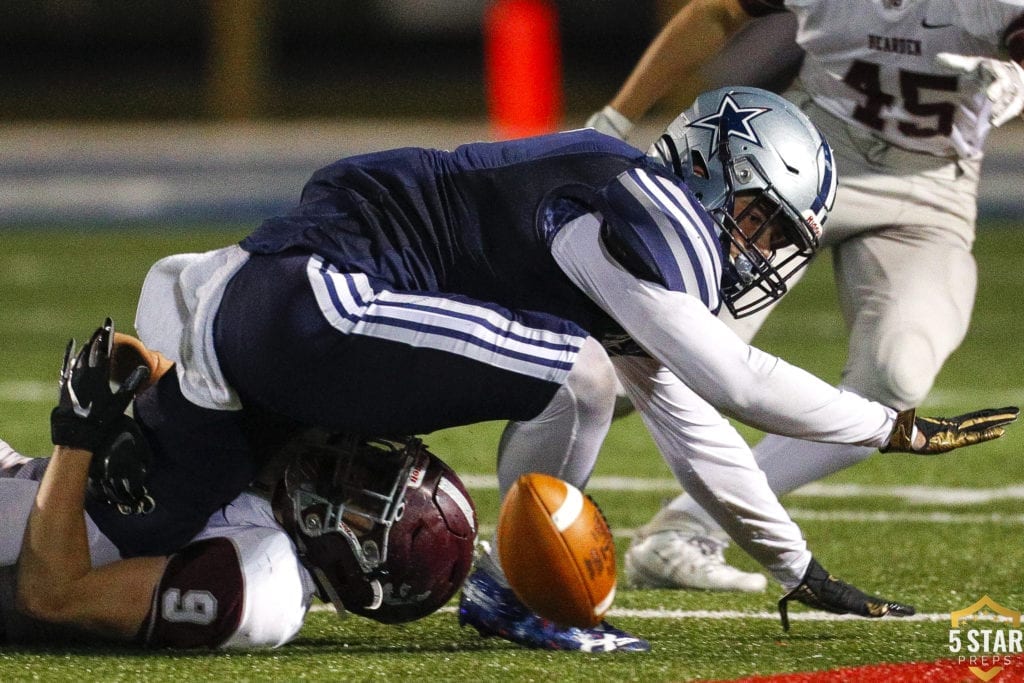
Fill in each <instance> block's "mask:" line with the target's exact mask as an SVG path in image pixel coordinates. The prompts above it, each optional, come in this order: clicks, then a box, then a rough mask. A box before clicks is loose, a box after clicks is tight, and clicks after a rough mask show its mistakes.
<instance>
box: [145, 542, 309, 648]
mask: <svg viewBox="0 0 1024 683" xmlns="http://www.w3.org/2000/svg"><path fill="white" fill-rule="evenodd" d="M301 571H302V570H301V569H300V567H299V564H298V558H297V556H296V555H295V551H294V550H293V549H292V546H291V541H290V540H289V539H288V538H287V536H286V535H285V534H284V533H283V532H281V531H279V530H276V529H271V528H264V527H248V528H241V529H235V530H232V531H231V532H227V535H225V536H217V537H211V538H206V539H203V540H201V541H197V542H194V543H191V544H189V545H188V546H186V547H185V548H184V549H183V550H182V551H180V552H178V553H176V554H174V555H173V556H171V559H170V561H169V562H168V564H167V568H166V569H165V571H164V574H163V576H162V577H161V579H160V583H159V585H158V587H157V589H156V592H155V593H154V596H153V605H152V607H151V609H150V613H149V615H148V617H147V620H146V623H145V624H144V626H143V632H142V636H143V637H142V640H143V641H144V643H145V644H146V645H149V646H151V647H172V648H196V647H208V648H257V647H277V646H278V645H282V644H284V643H286V642H287V641H289V640H291V638H293V637H294V636H295V634H296V633H298V631H299V629H300V628H301V627H302V622H303V619H304V618H305V615H306V611H307V610H308V607H309V598H308V592H307V591H306V590H305V588H304V586H303V580H302V577H301Z"/></svg>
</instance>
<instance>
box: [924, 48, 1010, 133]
mask: <svg viewBox="0 0 1024 683" xmlns="http://www.w3.org/2000/svg"><path fill="white" fill-rule="evenodd" d="M935 64H936V66H940V67H943V68H946V69H949V70H950V71H955V72H957V73H960V74H966V75H967V77H968V78H970V79H972V80H973V81H975V82H976V83H977V85H978V87H979V88H980V89H981V90H982V91H983V92H984V93H985V96H986V97H987V98H988V99H989V100H990V101H991V102H992V109H991V111H990V113H989V120H990V121H991V122H992V125H993V126H997V127H998V126H1001V125H1003V124H1004V123H1006V122H1007V121H1009V120H1010V119H1012V118H1013V117H1014V116H1017V115H1018V114H1020V113H1021V111H1022V110H1024V69H1022V68H1021V66H1020V64H1018V63H1017V62H1003V61H1000V60H998V59H989V58H987V57H967V56H965V55H958V54H953V53H950V52H940V53H939V54H938V55H936V56H935Z"/></svg>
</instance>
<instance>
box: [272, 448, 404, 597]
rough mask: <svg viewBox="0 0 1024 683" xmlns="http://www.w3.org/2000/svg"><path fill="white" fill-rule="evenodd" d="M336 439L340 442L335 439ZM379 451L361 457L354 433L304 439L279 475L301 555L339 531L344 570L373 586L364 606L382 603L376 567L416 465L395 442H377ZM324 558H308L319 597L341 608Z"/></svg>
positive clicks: (385, 551)
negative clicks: (311, 560)
mask: <svg viewBox="0 0 1024 683" xmlns="http://www.w3.org/2000/svg"><path fill="white" fill-rule="evenodd" d="M339 441H340V443H339ZM375 445H377V446H380V447H382V449H383V452H381V453H379V454H378V453H373V454H371V455H369V457H365V456H364V457H360V450H361V449H360V448H359V447H358V445H357V443H356V440H355V439H353V438H352V437H343V438H341V439H339V440H335V441H327V442H324V443H312V442H306V443H304V444H303V448H302V451H301V452H300V453H299V454H297V455H296V456H295V459H294V460H293V461H292V463H291V464H290V465H289V466H288V468H287V469H286V471H285V477H284V480H283V483H284V489H285V491H286V492H287V496H288V502H287V503H286V504H287V505H289V506H290V508H291V509H290V513H291V516H292V518H293V519H294V520H296V521H297V525H298V528H299V530H300V531H301V533H299V534H295V535H294V538H293V540H295V542H296V545H297V546H299V551H300V554H303V553H308V551H309V548H310V545H311V543H312V542H313V541H314V539H321V538H322V537H324V536H325V535H327V534H337V537H340V538H341V539H344V541H345V543H346V544H347V545H348V549H349V553H350V555H347V554H346V553H344V552H342V553H339V557H338V558H337V562H339V563H342V564H344V565H346V566H345V567H344V571H346V572H358V573H361V574H362V575H364V576H365V577H366V585H367V587H369V589H370V590H371V591H372V595H371V596H370V600H369V602H368V603H367V605H366V606H367V607H368V608H371V609H372V608H376V607H377V606H379V604H380V599H381V588H380V581H379V577H378V576H377V573H378V570H379V569H380V568H381V567H382V565H384V563H385V562H386V561H387V557H388V538H389V533H390V531H391V527H392V525H393V524H394V522H395V521H396V519H399V518H400V517H401V514H402V512H403V507H404V505H403V500H404V496H405V489H406V487H407V486H408V483H409V478H410V475H411V473H412V471H413V468H414V467H415V465H416V462H415V459H414V458H413V456H412V455H411V454H410V453H409V452H407V451H404V450H402V449H400V448H399V447H398V446H397V445H396V444H394V443H392V442H388V441H378V442H375ZM324 564H327V563H323V562H316V563H310V568H311V573H312V574H313V577H314V579H315V580H316V583H317V586H318V588H319V589H320V593H321V596H320V597H321V598H323V599H325V600H329V601H330V602H331V603H333V604H334V606H335V608H336V609H338V611H339V613H340V612H343V611H344V606H343V604H342V600H341V597H340V596H339V595H337V591H336V589H335V586H336V585H337V583H338V582H337V581H336V580H335V579H334V578H333V577H328V576H326V572H327V571H329V568H328V567H325V566H322V565H324Z"/></svg>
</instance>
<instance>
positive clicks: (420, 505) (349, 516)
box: [273, 433, 476, 623]
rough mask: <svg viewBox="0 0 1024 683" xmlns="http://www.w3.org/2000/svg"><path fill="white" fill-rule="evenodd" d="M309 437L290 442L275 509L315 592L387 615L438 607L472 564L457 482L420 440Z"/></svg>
mask: <svg viewBox="0 0 1024 683" xmlns="http://www.w3.org/2000/svg"><path fill="white" fill-rule="evenodd" d="M311 436H312V435H311V434H309V433H307V434H305V435H303V436H302V437H301V438H300V439H298V440H297V441H295V442H293V443H291V444H289V445H288V448H289V449H291V450H292V451H293V453H292V454H291V456H290V461H289V464H288V465H287V467H286V468H285V472H284V476H283V477H282V478H281V479H280V480H279V481H278V483H277V485H276V486H275V490H274V496H273V508H274V515H275V517H276V518H277V520H278V522H279V523H280V524H281V526H282V527H283V528H284V530H285V531H286V532H287V533H288V535H289V536H290V537H291V538H292V541H293V542H294V543H295V545H296V548H297V549H298V552H299V556H300V559H301V561H302V563H303V565H304V566H305V567H306V568H307V569H308V570H309V572H310V574H312V576H313V579H314V581H315V582H316V584H317V587H318V589H319V592H320V597H321V598H322V599H324V600H326V601H330V602H331V603H332V604H333V605H334V606H335V608H336V609H337V610H338V612H339V614H343V613H344V612H345V611H349V612H354V613H356V614H360V615H362V616H366V617H369V618H370V619H374V620H376V621H381V622H384V623H399V622H404V621H411V620H414V619H419V618H421V617H424V616H427V615H428V614H431V613H432V612H434V611H436V610H437V609H439V608H440V607H441V606H442V605H444V604H445V603H446V602H447V601H448V600H449V599H450V598H451V596H452V595H454V594H455V592H456V591H457V590H458V589H459V587H460V586H461V585H462V581H463V580H464V579H465V577H466V575H468V573H469V568H470V565H471V563H472V556H473V546H474V543H475V540H476V512H475V508H474V507H473V503H472V499H471V498H470V497H469V493H468V492H467V491H466V489H465V487H464V486H463V485H462V482H461V481H460V480H459V478H458V477H457V476H456V475H455V473H454V472H453V471H452V470H451V469H450V468H449V467H448V466H447V465H445V464H444V463H443V462H442V461H441V460H440V459H439V458H437V456H435V455H433V454H432V453H430V452H429V451H428V450H427V449H426V448H425V447H424V446H423V444H422V442H421V441H420V440H419V439H415V438H410V439H406V440H402V441H399V440H391V439H363V438H360V437H356V436H352V435H342V436H338V435H335V436H323V435H316V436H315V438H311Z"/></svg>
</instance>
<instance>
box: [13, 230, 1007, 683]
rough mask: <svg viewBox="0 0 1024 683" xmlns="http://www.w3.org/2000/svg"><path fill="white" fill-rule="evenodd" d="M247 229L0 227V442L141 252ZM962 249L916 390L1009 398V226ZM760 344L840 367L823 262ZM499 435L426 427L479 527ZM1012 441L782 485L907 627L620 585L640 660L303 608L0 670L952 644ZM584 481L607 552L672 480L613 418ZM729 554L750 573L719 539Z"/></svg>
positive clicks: (296, 674) (611, 670)
mask: <svg viewBox="0 0 1024 683" xmlns="http://www.w3.org/2000/svg"><path fill="white" fill-rule="evenodd" d="M244 232H245V228H243V227H218V228H194V229H183V228H163V227H160V226H148V227H147V228H146V229H145V231H140V230H136V229H131V228H117V229H108V230H100V229H95V230H90V231H84V232H82V231H79V232H75V231H67V230H59V229H51V230H35V231H27V230H26V231H19V230H8V231H0V244H2V245H3V248H2V249H0V312H2V315H0V436H2V438H4V439H5V440H7V441H8V442H10V443H11V444H12V445H13V446H15V447H16V448H18V449H19V450H21V451H22V452H25V453H28V454H32V455H44V454H46V453H48V452H49V448H50V447H49V443H48V424H47V416H48V413H49V410H50V408H51V406H52V402H53V400H54V398H55V379H56V375H57V370H58V365H59V360H60V355H61V353H62V350H63V346H64V342H65V341H66V339H67V338H68V337H69V336H72V335H74V336H77V337H78V338H79V339H83V338H84V337H86V336H87V335H88V334H89V333H91V331H92V330H93V328H94V327H95V326H96V325H97V324H98V323H99V322H100V321H101V320H102V319H103V317H104V316H106V315H111V316H113V317H114V319H115V321H116V322H117V323H118V325H119V327H120V329H125V330H127V329H129V328H130V324H131V321H132V319H133V316H134V302H135V298H136V295H137V292H138V288H139V285H140V284H141V282H142V278H143V276H144V274H145V271H146V269H147V267H148V265H149V264H150V263H151V262H152V261H154V260H155V259H156V258H159V257H160V256H163V255H166V254H169V253H173V252H178V251H197V250H204V249H207V248H211V247H216V246H221V245H223V244H227V243H228V242H230V241H232V240H234V239H236V238H237V237H240V236H241V235H242V234H244ZM976 253H977V256H978V260H979V264H980V269H981V280H980V290H979V294H978V300H977V305H976V308H975V313H974V322H973V325H972V329H971V332H970V334H969V336H968V338H967V340H966V341H965V343H964V345H963V346H962V347H961V348H960V349H959V350H958V351H957V352H956V354H954V356H953V357H952V358H951V359H950V360H949V362H948V363H947V365H946V367H945V369H944V370H943V372H942V374H941V376H940V377H939V380H938V382H937V384H936V387H935V389H934V391H933V393H932V395H931V397H930V398H929V400H928V402H927V405H928V408H929V410H931V411H934V413H936V414H944V413H955V412H958V411H961V410H964V409H972V408H977V407H983V406H993V407H995V406H1001V405H1006V404H1020V403H1022V402H1024V367H1022V364H1021V359H1022V348H1021V339H1024V316H1022V315H1021V313H1022V310H1021V304H1020V300H1019V299H1018V297H1019V292H1020V287H1021V278H1020V263H1021V259H1022V257H1024V232H1019V231H1014V230H1013V229H1011V228H1010V226H986V228H985V229H983V230H982V231H981V232H980V234H979V239H978V244H977V249H976ZM934 313H935V315H936V316H940V315H942V313H943V312H942V311H935V312H934ZM758 341H759V344H760V345H761V346H762V347H763V348H766V349H768V350H770V351H773V352H776V353H779V354H780V355H782V356H783V357H785V358H787V359H788V360H790V361H792V362H794V363H796V364H798V365H802V366H804V367H806V368H808V369H810V370H812V371H814V372H816V373H817V374H819V375H821V376H823V377H824V378H826V379H828V380H830V381H837V380H838V376H839V371H840V368H841V365H842V358H843V355H844V351H845V337H844V332H843V327H842V321H841V320H840V318H839V316H838V313H837V311H836V306H835V301H834V293H833V291H832V289H831V284H830V276H829V265H828V263H826V262H824V261H822V262H820V263H817V264H815V265H814V266H813V268H812V271H811V272H810V273H809V274H808V276H807V277H806V278H805V280H804V284H802V285H801V286H800V287H798V288H797V289H796V291H795V292H794V293H793V294H792V295H791V296H790V297H789V299H788V300H787V301H786V302H785V303H784V304H783V305H782V306H781V307H780V309H779V310H778V312H777V313H776V314H775V316H773V318H772V319H771V320H770V321H769V323H768V325H767V326H766V327H765V329H764V330H763V331H762V336H761V338H760V339H759V340H758ZM499 429H500V425H497V424H485V425H478V426H475V427H472V428H460V429H455V430H448V431H444V432H439V433H436V434H433V435H429V436H427V438H426V439H425V440H426V442H427V443H428V444H429V445H430V446H431V447H432V448H433V450H435V451H436V452H437V453H438V454H440V455H441V456H442V457H443V458H445V459H446V460H447V461H448V462H449V463H450V464H451V465H453V466H454V467H455V468H456V469H457V470H458V471H459V472H460V473H461V474H464V475H479V476H473V477H471V478H470V479H471V481H472V483H473V485H472V486H471V491H472V493H473V494H474V498H475V500H476V504H477V508H478V512H479V516H480V519H481V522H482V523H483V524H484V525H485V527H486V528H493V524H494V522H495V519H496V517H497V503H498V501H497V494H496V491H495V489H494V486H493V483H492V482H493V478H492V475H493V469H494V452H495V445H496V443H497V438H498V434H499ZM745 434H748V435H749V438H750V439H752V440H753V439H756V438H757V434H756V433H754V432H752V431H747V432H745ZM1022 444H1024V427H1022V426H1017V427H1016V428H1015V429H1014V430H1013V431H1012V432H1011V434H1009V435H1008V437H1007V438H1005V439H1003V440H1001V441H999V442H996V443H993V444H987V445H985V446H982V447H979V448H977V449H973V450H969V451H963V452H958V453H954V454H949V455H945V456H939V457H934V458H918V457H910V456H882V455H876V456H874V457H873V458H871V459H870V460H869V461H867V462H866V463H862V464H861V465H858V466H857V467H854V468H851V469H849V470H847V471H845V472H842V473H840V474H838V475H835V476H833V477H831V478H830V479H828V480H827V481H826V484H828V485H829V486H826V487H823V488H822V487H819V488H818V490H817V491H816V492H814V493H816V494H820V495H802V494H794V495H791V496H789V497H788V498H787V499H786V503H787V507H789V508H790V510H791V512H792V513H793V515H794V517H795V518H796V519H797V521H798V522H800V523H801V526H802V528H803V530H804V532H805V534H806V536H807V538H808V541H809V543H810V545H811V548H812V549H813V550H814V552H815V555H816V556H817V557H818V558H819V559H820V560H821V562H822V563H823V564H824V565H825V566H826V567H828V568H829V569H830V570H831V571H832V572H834V573H835V574H837V575H839V576H841V577H842V578H845V579H847V580H849V581H851V582H853V583H854V584H856V585H857V586H859V587H861V588H863V589H865V590H869V591H873V592H877V593H880V594H882V595H885V596H887V597H891V598H895V599H900V600H903V601H906V602H910V603H913V604H915V605H916V606H917V608H918V611H919V613H920V614H922V615H924V616H922V617H921V618H919V619H915V620H902V621H900V620H894V619H893V620H888V619H886V620H879V621H870V622H869V621H864V620H850V619H830V620H826V619H823V618H819V617H818V613H811V612H808V611H806V610H803V609H802V608H797V609H799V610H800V612H801V614H800V616H801V617H806V618H805V619H801V620H798V621H794V624H793V628H792V630H791V631H790V632H789V633H788V634H786V633H783V631H782V629H781V627H780V626H779V623H778V619H777V617H775V616H774V614H775V601H776V599H777V598H778V596H779V590H778V589H777V587H774V586H772V587H770V588H769V590H768V592H767V593H765V594H761V595H729V594H713V593H704V592H671V591H633V590H627V589H625V587H620V591H619V594H618V598H617V600H616V604H615V606H614V608H613V611H612V617H611V620H612V621H613V623H615V624H616V625H618V626H620V627H623V628H625V629H627V630H630V631H633V632H635V633H636V634H638V635H641V636H643V637H645V638H647V639H649V640H651V641H652V643H653V646H654V649H653V651H652V652H651V653H649V654H644V655H631V654H620V655H611V656H587V655H579V654H569V653H547V652H537V651H529V650H524V649H520V648H517V647H515V646H513V645H511V644H509V643H506V642H504V641H500V640H494V639H482V638H480V637H478V636H477V635H476V633H475V632H474V631H472V630H471V629H460V628H459V627H458V625H457V622H456V618H455V616H454V614H453V613H452V610H451V609H450V608H449V609H447V610H445V611H442V612H441V613H439V614H436V615H434V616H432V617H430V618H428V619H425V620H423V621H421V622H417V623H413V624H409V625H405V626H402V627H386V626H382V625H378V624H375V623H373V622H370V621H367V620H363V619H359V618H350V619H348V620H345V621H340V620H338V619H337V618H336V617H334V615H333V614H332V613H328V612H326V611H316V612H314V613H313V614H311V615H310V618H309V620H308V622H307V625H306V627H305V628H304V629H303V631H302V632H301V633H300V635H299V637H298V639H297V640H296V641H294V642H293V643H292V644H290V645H287V646H285V647H283V648H281V649H279V650H275V651H270V652H258V653H251V654H238V653H234V654H220V653H208V652H198V653H169V652H143V651H124V650H82V649H75V648H68V647H61V646H53V647H46V648H22V647H17V648H16V647H10V646H4V647H0V680H4V681H8V680H29V679H33V680H70V679H74V680H77V681H82V682H86V681H105V682H109V681H115V680H233V681H243V680H248V681H263V680H267V681H279V680H387V681H394V680H411V679H424V680H426V679H434V680H474V681H483V680H494V681H498V680H501V681H513V680H515V681H518V680H558V681H584V680H588V681H589V680H608V681H618V680H642V681H667V680H673V681H678V680H692V679H724V678H733V677H740V676H749V675H753V674H755V673H760V674H769V673H778V672H793V671H809V670H824V669H831V668H834V667H840V666H851V665H858V664H870V663H876V662H901V661H922V660H923V661H930V660H936V659H940V658H949V657H950V656H951V655H950V653H949V650H948V648H947V642H948V633H949V621H948V618H949V612H950V611H951V610H956V609H962V608H964V607H967V606H969V605H971V604H972V603H974V602H975V601H976V600H978V599H979V598H980V597H982V596H983V595H989V596H990V597H991V598H992V599H994V600H996V601H997V602H999V603H1001V604H1002V605H1005V606H1007V607H1010V608H1012V609H1015V610H1018V611H1020V610H1024V581H1022V570H1021V567H1024V543H1022V531H1024V515H1022V514H1021V502H1022V498H1024V493H1022V491H1024V460H1022V457H1021V449H1022ZM613 477H614V478H613ZM839 485H850V486H849V487H847V488H843V489H840V488H839ZM910 487H914V488H910ZM591 492H592V493H593V495H594V496H595V497H596V498H597V500H598V502H599V503H600V504H601V506H602V508H603V509H604V511H605V512H606V514H607V515H608V517H609V520H610V522H611V524H612V527H613V529H615V530H616V532H617V536H618V538H619V544H620V545H619V550H620V553H621V551H622V550H624V548H625V544H626V543H627V542H628V532H629V530H631V529H632V528H634V527H635V526H637V525H639V524H642V523H643V522H644V521H646V520H647V518H648V517H649V516H650V515H651V514H652V513H653V512H654V511H655V510H656V509H657V508H658V507H659V505H660V504H661V503H662V501H664V500H665V499H667V498H669V497H671V496H672V495H673V492H674V488H673V483H672V481H671V480H670V477H669V473H668V470H667V468H666V467H665V465H664V464H663V463H662V462H661V460H660V458H659V456H658V455H657V453H656V452H655V450H654V447H653V445H652V443H651V442H650V440H649V439H648V438H647V437H646V435H645V434H643V433H642V428H641V427H640V424H639V422H638V421H637V419H636V418H635V417H629V418H626V419H624V420H621V421H619V422H617V423H616V424H615V425H613V428H612V433H611V435H610V437H609V439H608V441H607V443H606V446H605V448H604V450H603V452H602V456H601V458H600V461H599V464H598V469H597V472H596V478H595V481H594V487H593V488H592V489H591ZM838 493H845V494H848V495H843V496H839V495H837V494H838ZM728 557H729V558H730V559H732V560H733V561H735V562H736V563H738V564H740V565H742V566H744V567H745V568H747V569H754V565H753V563H752V561H751V560H749V558H746V557H745V556H743V555H742V554H741V553H739V552H738V551H736V550H735V549H730V550H729V551H728ZM112 599H113V597H112ZM810 617H814V618H813V619H810ZM965 675H966V676H967V678H968V679H969V678H970V674H966V673H965ZM995 680H996V681H1002V680H1010V678H1007V677H1005V676H1003V677H997V678H996V679H995Z"/></svg>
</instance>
